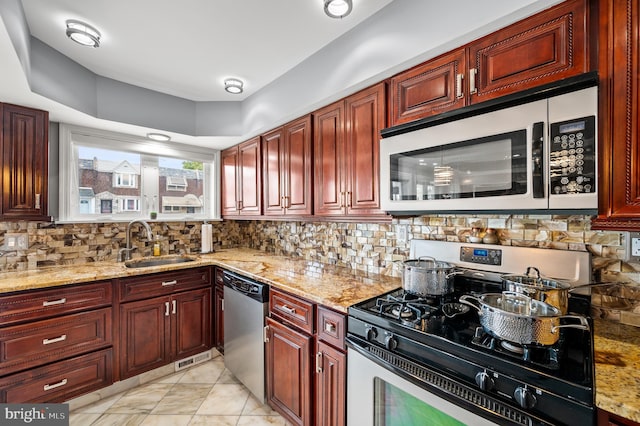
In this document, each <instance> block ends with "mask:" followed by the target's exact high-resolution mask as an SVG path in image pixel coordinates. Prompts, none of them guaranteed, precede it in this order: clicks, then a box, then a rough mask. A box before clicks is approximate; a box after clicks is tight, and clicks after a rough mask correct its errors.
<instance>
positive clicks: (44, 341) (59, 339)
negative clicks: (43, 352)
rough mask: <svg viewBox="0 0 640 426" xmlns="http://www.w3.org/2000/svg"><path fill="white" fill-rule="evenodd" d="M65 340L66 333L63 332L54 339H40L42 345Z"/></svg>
mask: <svg viewBox="0 0 640 426" xmlns="http://www.w3.org/2000/svg"><path fill="white" fill-rule="evenodd" d="M65 340H67V335H66V334H63V335H62V336H60V337H56V338H54V339H43V340H42V344H43V345H50V344H52V343H56V342H64V341H65Z"/></svg>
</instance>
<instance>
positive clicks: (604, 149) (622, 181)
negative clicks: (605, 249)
mask: <svg viewBox="0 0 640 426" xmlns="http://www.w3.org/2000/svg"><path fill="white" fill-rule="evenodd" d="M599 24H600V36H599V43H600V46H601V47H600V50H599V52H600V53H599V70H598V74H599V77H600V81H601V84H600V94H599V102H600V105H599V117H598V118H599V120H598V137H599V149H598V151H599V154H600V157H599V174H598V176H599V177H600V183H599V186H598V191H599V207H598V213H599V214H598V217H597V218H596V219H595V220H593V221H592V222H591V228H592V229H612V230H613V229H615V230H627V231H640V140H639V139H638V138H639V135H640V133H639V132H640V108H638V105H639V104H640V87H639V83H638V75H639V74H640V40H639V39H638V34H640V6H639V5H638V1H637V0H603V1H601V2H600V19H599Z"/></svg>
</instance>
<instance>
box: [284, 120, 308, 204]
mask: <svg viewBox="0 0 640 426" xmlns="http://www.w3.org/2000/svg"><path fill="white" fill-rule="evenodd" d="M284 139H285V144H284V185H285V194H284V197H285V198H284V207H285V209H286V210H285V211H286V213H287V214H296V215H307V214H311V212H312V207H313V202H312V195H311V194H312V186H311V182H312V178H313V164H312V163H311V117H310V116H306V117H303V118H301V119H300V120H297V121H294V122H292V123H289V124H287V125H286V126H285V128H284Z"/></svg>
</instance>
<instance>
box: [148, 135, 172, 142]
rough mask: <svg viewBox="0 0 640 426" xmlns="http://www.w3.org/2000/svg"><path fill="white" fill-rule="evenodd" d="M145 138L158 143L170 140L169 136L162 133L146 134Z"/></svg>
mask: <svg viewBox="0 0 640 426" xmlns="http://www.w3.org/2000/svg"><path fill="white" fill-rule="evenodd" d="M147 138H149V139H152V140H154V141H158V142H167V141H170V140H171V136H169V135H165V134H164V133H147Z"/></svg>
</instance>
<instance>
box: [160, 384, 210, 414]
mask: <svg viewBox="0 0 640 426" xmlns="http://www.w3.org/2000/svg"><path fill="white" fill-rule="evenodd" d="M212 387H213V385H210V384H207V383H188V384H180V383H178V384H175V385H174V386H173V387H172V388H171V390H170V391H169V392H167V394H166V395H165V396H164V398H162V399H161V400H160V402H159V403H158V405H157V406H156V408H154V409H153V410H152V411H151V414H189V415H193V414H195V413H196V411H198V408H200V405H201V404H202V401H204V399H205V398H206V397H207V395H209V392H211V389H212Z"/></svg>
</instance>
